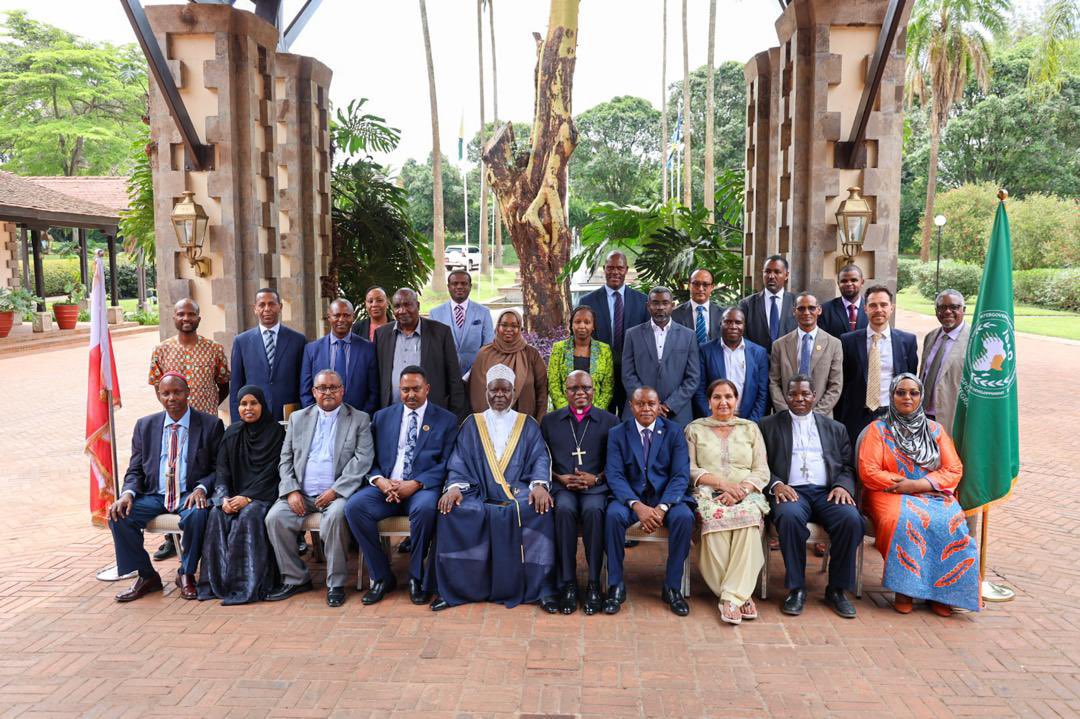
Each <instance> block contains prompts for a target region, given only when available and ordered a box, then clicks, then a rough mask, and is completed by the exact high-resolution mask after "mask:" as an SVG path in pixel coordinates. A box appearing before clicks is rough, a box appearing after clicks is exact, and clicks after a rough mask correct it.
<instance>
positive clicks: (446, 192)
mask: <svg viewBox="0 0 1080 719" xmlns="http://www.w3.org/2000/svg"><path fill="white" fill-rule="evenodd" d="M431 165H432V156H431V155H428V158H427V162H426V163H424V164H420V163H419V162H417V161H416V160H413V159H409V160H406V161H405V164H404V165H402V166H401V171H400V172H399V173H398V181H399V182H400V184H401V186H402V188H404V190H405V192H406V194H407V195H408V200H409V220H410V221H411V222H412V224H413V227H415V228H416V230H417V231H418V232H421V233H423V234H424V235H425V236H426V237H427V238H428V240H429V241H430V240H431V238H432V233H433V232H434V219H433V218H434V217H435V209H434V206H433V205H432V187H431V186H432V174H431ZM442 178H443V182H442V186H443V224H444V226H445V228H446V244H448V245H452V244H455V243H456V242H461V238H462V236H463V235H464V233H465V208H464V206H463V203H462V187H461V173H460V172H459V171H458V169H457V167H455V166H454V165H453V163H451V162H450V160H448V159H447V158H446V156H445V155H444V156H443V159H442ZM474 178H475V181H476V184H472V183H473V180H474ZM469 183H470V184H469V229H470V232H471V234H472V236H473V242H476V239H475V238H476V221H477V217H479V214H480V205H479V201H478V198H479V188H480V175H479V173H476V172H474V173H471V176H470V177H469ZM451 234H455V235H456V236H457V239H456V240H455V241H454V242H451V241H450V236H451Z"/></svg>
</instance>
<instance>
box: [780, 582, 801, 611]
mask: <svg viewBox="0 0 1080 719" xmlns="http://www.w3.org/2000/svg"><path fill="white" fill-rule="evenodd" d="M805 606H806V590H805V589H792V590H791V591H790V592H788V595H787V598H786V599H785V600H784V603H783V604H781V605H780V611H781V612H783V613H784V614H790V615H791V616H793V617H797V616H799V615H800V614H802V610H803V608H804V607H805Z"/></svg>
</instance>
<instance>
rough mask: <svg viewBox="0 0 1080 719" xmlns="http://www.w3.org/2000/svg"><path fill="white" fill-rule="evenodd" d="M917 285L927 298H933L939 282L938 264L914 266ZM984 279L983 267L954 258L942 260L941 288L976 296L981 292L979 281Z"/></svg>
mask: <svg viewBox="0 0 1080 719" xmlns="http://www.w3.org/2000/svg"><path fill="white" fill-rule="evenodd" d="M912 274H913V275H914V280H915V283H914V284H915V286H916V287H918V288H919V292H920V293H921V294H922V296H923V297H926V298H927V299H933V297H934V295H935V294H937V293H936V292H935V291H934V288H935V287H936V286H937V285H938V284H939V283H938V282H936V281H935V279H936V277H937V264H936V263H934V262H926V263H920V264H918V265H916V266H915V267H914V268H912ZM981 279H982V267H980V266H979V265H972V264H968V263H965V262H954V261H953V260H942V261H941V282H940V285H941V289H943V290H944V289H946V288H948V289H953V290H956V291H957V292H959V293H960V294H962V295H963V296H964V297H974V296H975V295H977V294H978V293H979V281H980V280H981Z"/></svg>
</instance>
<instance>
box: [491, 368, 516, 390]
mask: <svg viewBox="0 0 1080 719" xmlns="http://www.w3.org/2000/svg"><path fill="white" fill-rule="evenodd" d="M516 378H517V376H516V375H515V374H514V370H512V369H510V368H509V367H507V366H506V365H504V364H496V365H492V366H491V367H490V368H489V369H488V371H487V384H488V386H489V387H490V386H491V383H492V382H494V381H495V380H499V379H504V380H506V381H507V382H509V383H510V384H511V385H513V384H514V380H515V379H516Z"/></svg>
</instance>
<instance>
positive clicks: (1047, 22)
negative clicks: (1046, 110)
mask: <svg viewBox="0 0 1080 719" xmlns="http://www.w3.org/2000/svg"><path fill="white" fill-rule="evenodd" d="M1078 32H1080V3H1077V1H1076V0H1047V2H1046V4H1045V5H1043V11H1042V17H1041V18H1040V28H1039V47H1038V51H1037V52H1036V53H1035V55H1034V57H1032V58H1031V63H1030V64H1029V66H1028V82H1029V83H1031V85H1032V86H1034V87H1035V88H1037V89H1038V91H1039V92H1040V93H1041V94H1047V93H1048V92H1050V93H1052V92H1055V91H1057V90H1058V89H1059V88H1060V87H1061V79H1062V64H1063V61H1064V58H1065V56H1066V54H1067V53H1068V50H1069V48H1068V46H1069V41H1070V40H1075V39H1076V36H1077V33H1078Z"/></svg>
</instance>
